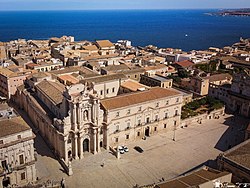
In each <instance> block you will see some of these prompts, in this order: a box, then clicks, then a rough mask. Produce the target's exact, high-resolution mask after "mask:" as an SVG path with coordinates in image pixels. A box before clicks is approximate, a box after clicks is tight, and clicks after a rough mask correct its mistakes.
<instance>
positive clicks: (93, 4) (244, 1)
mask: <svg viewBox="0 0 250 188" xmlns="http://www.w3.org/2000/svg"><path fill="white" fill-rule="evenodd" d="M199 8H202V9H206V8H250V0H0V10H75V9H77V10H79V9H80V10H85V9H199Z"/></svg>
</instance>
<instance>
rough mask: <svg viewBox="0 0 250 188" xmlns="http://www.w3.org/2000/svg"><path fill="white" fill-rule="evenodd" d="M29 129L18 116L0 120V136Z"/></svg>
mask: <svg viewBox="0 0 250 188" xmlns="http://www.w3.org/2000/svg"><path fill="white" fill-rule="evenodd" d="M30 129H31V128H30V127H29V126H28V125H27V124H26V122H25V121H24V120H23V119H22V118H21V117H20V116H19V117H15V118H11V119H5V120H2V121H0V130H1V131H0V137H5V136H8V135H12V134H17V133H20V132H23V131H27V130H30Z"/></svg>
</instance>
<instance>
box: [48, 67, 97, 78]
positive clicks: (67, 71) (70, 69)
mask: <svg viewBox="0 0 250 188" xmlns="http://www.w3.org/2000/svg"><path fill="white" fill-rule="evenodd" d="M49 73H51V74H54V75H57V76H60V75H63V74H73V73H79V74H81V75H98V74H97V73H95V72H94V71H92V70H90V69H88V68H87V67H79V66H74V67H65V68H64V69H62V70H54V71H50V72H49Z"/></svg>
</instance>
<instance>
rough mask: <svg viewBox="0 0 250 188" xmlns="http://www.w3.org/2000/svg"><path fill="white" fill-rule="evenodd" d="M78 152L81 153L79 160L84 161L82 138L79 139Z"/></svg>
mask: <svg viewBox="0 0 250 188" xmlns="http://www.w3.org/2000/svg"><path fill="white" fill-rule="evenodd" d="M78 141H79V142H78V151H79V158H80V159H82V158H83V151H82V149H83V148H82V147H83V146H82V142H83V139H82V137H80V138H79V139H78Z"/></svg>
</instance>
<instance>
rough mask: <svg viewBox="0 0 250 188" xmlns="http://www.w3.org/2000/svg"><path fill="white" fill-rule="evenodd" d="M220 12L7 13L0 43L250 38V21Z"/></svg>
mask: <svg viewBox="0 0 250 188" xmlns="http://www.w3.org/2000/svg"><path fill="white" fill-rule="evenodd" d="M216 11H217V10H105V11H97V10H95V11H94V10H92V11H90V10H88V11H84V10H83V11H2V12H0V20H1V21H0V41H9V40H13V39H18V38H26V39H48V38H50V37H52V36H57V37H60V36H62V35H72V36H75V40H90V41H94V40H97V39H109V40H111V41H113V42H115V41H117V40H119V39H128V40H131V41H132V44H133V45H134V46H145V45H148V44H153V45H156V46H159V47H174V48H182V49H183V50H192V49H207V48H208V47H210V46H214V47H223V46H226V45H231V44H232V43H234V42H237V41H239V38H240V37H243V38H250V17H233V16H225V17H222V16H215V15H213V16H211V15H208V14H206V13H211V12H216Z"/></svg>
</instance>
